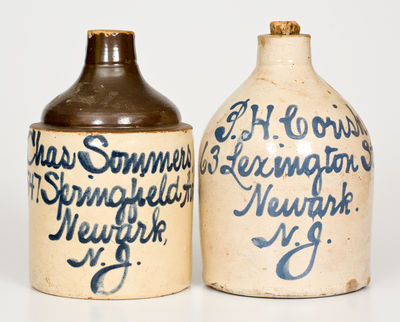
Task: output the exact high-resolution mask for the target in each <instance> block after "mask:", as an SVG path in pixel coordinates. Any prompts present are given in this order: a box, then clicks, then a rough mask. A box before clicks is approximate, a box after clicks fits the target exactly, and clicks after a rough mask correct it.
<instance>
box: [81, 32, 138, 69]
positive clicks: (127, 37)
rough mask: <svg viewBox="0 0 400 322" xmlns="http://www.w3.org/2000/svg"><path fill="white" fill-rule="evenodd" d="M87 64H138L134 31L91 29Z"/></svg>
mask: <svg viewBox="0 0 400 322" xmlns="http://www.w3.org/2000/svg"><path fill="white" fill-rule="evenodd" d="M85 64H86V65H96V66H100V67H101V66H104V65H106V66H107V65H114V66H115V65H121V66H130V65H135V64H136V54H135V47H134V33H133V32H132V31H122V30H89V31H88V43H87V50H86V59H85Z"/></svg>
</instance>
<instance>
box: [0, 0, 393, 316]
mask: <svg viewBox="0 0 400 322" xmlns="http://www.w3.org/2000/svg"><path fill="white" fill-rule="evenodd" d="M0 5H1V8H0V26H1V28H0V30H1V31H0V32H1V34H0V62H1V68H0V82H1V84H0V85H1V86H0V104H1V107H0V113H1V123H0V124H1V125H0V129H1V137H0V138H1V141H0V149H1V154H0V162H1V163H0V169H1V172H0V173H1V178H0V187H1V191H0V195H1V210H0V211H1V213H0V321H40V322H46V321H68V322H70V321H74V322H75V321H96V322H101V321H153V320H154V321H156V320H157V321H177V322H178V321H210V322H211V321H274V322H275V321H308V322H310V321H365V322H367V321H385V322H386V321H400V312H399V309H400V295H399V289H400V260H399V257H400V251H399V249H400V234H399V228H400V211H399V202H400V196H399V192H400V189H399V181H400V171H399V169H400V152H399V151H400V143H399V138H400V134H399V131H400V123H399V118H400V112H399V111H400V106H399V93H400V68H399V60H400V45H399V43H400V24H399V23H398V19H399V9H400V6H399V2H398V1H396V0H393V1H389V0H379V1H368V0H364V1H350V0H347V1H339V0H336V1H317V0H315V1H298V0H297V1H290V0H285V1H267V0H264V1H251V0H247V1H245V0H242V1H217V0H214V1H211V0H202V1H188V0H186V1H173V0H168V1H167V0H164V1H145V0H142V1H134V0H131V1H116V0H108V1H102V0H97V1H83V0H81V1H71V0H70V1H38V0H36V1H7V2H6V1H5V0H1V2H0ZM291 19H294V20H297V21H298V22H299V23H300V25H301V27H302V31H303V33H309V34H311V36H312V54H313V64H314V67H315V69H316V70H317V72H318V73H319V74H320V75H321V76H322V77H323V78H324V79H325V80H326V81H327V82H328V83H330V84H331V85H332V86H333V87H334V88H335V89H337V90H338V91H339V92H340V93H341V94H342V95H343V96H344V97H345V98H346V99H347V100H348V101H350V102H351V104H352V105H353V106H354V107H355V108H356V110H357V112H358V113H359V114H360V116H361V117H362V118H363V120H364V122H365V124H366V125H367V127H368V129H369V131H370V133H371V136H372V141H373V144H374V149H375V165H376V167H375V171H376V177H375V178H376V179H375V200H374V220H373V245H372V269H373V272H372V273H373V274H372V282H371V285H370V286H369V287H368V288H366V289H364V290H361V291H359V292H356V293H352V294H348V295H343V296H336V297H330V298H321V299H306V300H283V299H257V298H247V297H241V296H234V295H229V294H224V293H220V292H217V291H215V290H213V289H210V288H208V287H206V286H204V284H203V283H202V280H201V255H200V246H199V225H198V211H197V201H198V200H197V199H196V207H195V209H196V210H195V212H194V234H193V243H194V244H193V283H192V286H191V288H190V289H188V290H186V291H184V292H182V293H179V294H176V295H172V296H167V297H163V298H157V299H148V300H133V301H89V300H74V299H64V298H59V297H55V296H49V295H45V294H41V293H39V292H37V291H34V290H32V289H31V288H30V285H29V277H28V211H27V197H26V195H27V188H26V156H25V153H26V137H27V132H28V126H29V124H30V123H33V122H36V121H38V120H39V119H40V115H41V111H42V109H43V107H44V106H45V105H46V104H47V103H48V102H49V101H50V100H51V99H52V98H53V97H55V96H56V95H57V94H59V93H60V92H62V91H64V90H65V89H66V88H68V87H69V86H70V85H71V84H72V83H73V81H75V79H76V78H77V76H78V74H79V72H80V70H81V68H82V64H83V59H84V54H85V47H86V30H88V29H127V30H133V31H135V33H136V50H137V56H138V63H139V66H140V68H141V71H142V73H143V75H144V77H145V78H146V80H147V81H148V82H149V83H150V84H151V85H153V86H154V87H155V88H156V89H157V90H159V91H161V92H162V93H163V94H165V95H166V96H167V97H169V98H170V99H171V100H172V101H174V102H175V103H176V104H177V105H178V107H179V109H180V111H181V114H182V118H183V120H184V121H185V122H187V123H190V124H192V125H193V126H194V136H195V143H196V149H197V148H198V145H199V142H200V139H201V135H202V132H203V130H204V128H205V126H206V124H207V122H208V120H209V119H210V118H211V116H212V114H213V113H214V111H216V109H217V108H218V107H219V105H220V104H221V103H222V101H223V100H224V99H225V98H226V97H227V96H228V95H229V94H230V93H232V92H233V91H234V90H235V89H236V88H237V87H238V86H239V85H240V83H241V82H242V81H244V80H245V78H246V77H247V76H248V75H249V74H250V72H251V71H252V69H253V68H254V65H255V58H256V45H257V39H256V37H257V35H259V34H263V33H268V32H269V22H270V21H271V20H291Z"/></svg>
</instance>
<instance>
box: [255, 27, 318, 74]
mask: <svg viewBox="0 0 400 322" xmlns="http://www.w3.org/2000/svg"><path fill="white" fill-rule="evenodd" d="M257 67H258V68H262V67H289V68H295V67H300V68H311V69H312V64H311V51H310V36H309V35H302V34H300V35H288V36H286V35H260V36H258V54H257Z"/></svg>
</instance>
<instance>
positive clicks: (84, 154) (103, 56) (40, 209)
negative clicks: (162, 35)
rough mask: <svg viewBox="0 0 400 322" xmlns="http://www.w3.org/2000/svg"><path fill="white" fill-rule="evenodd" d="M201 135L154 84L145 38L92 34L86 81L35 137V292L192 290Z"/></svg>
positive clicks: (93, 294) (118, 294)
mask: <svg viewBox="0 0 400 322" xmlns="http://www.w3.org/2000/svg"><path fill="white" fill-rule="evenodd" d="M191 129H192V128H191V126H190V125H188V124H185V123H182V122H181V117H180V114H179V111H178V110H177V108H176V107H175V105H174V104H173V103H171V102H170V101H169V100H168V99H167V98H165V97H164V96H163V95H161V94H160V93H158V92H157V91H155V90H154V89H153V88H151V87H150V86H149V85H148V84H147V83H146V82H145V80H144V79H143V78H142V76H141V74H140V72H139V69H138V66H137V64H136V56H135V50H134V34H133V32H130V31H114V30H110V31H109V30H94V31H89V32H88V46H87V53H86V62H85V66H84V68H83V71H82V74H81V76H80V77H79V79H78V80H77V82H76V83H75V84H74V85H72V87H71V88H70V89H69V90H67V91H66V92H64V93H63V94H61V95H59V96H57V97H56V98H55V99H54V100H53V101H52V102H51V103H50V104H49V105H48V106H47V107H46V108H45V110H44V112H43V115H42V121H41V122H40V123H35V124H32V125H31V127H30V130H29V138H28V186H29V190H28V192H29V209H30V276H31V283H32V286H33V287H34V288H36V289H38V290H40V291H42V292H45V293H50V294H55V295H60V296H67V297H76V298H94V299H130V298H146V297H155V296H161V295H167V294H172V293H176V292H179V291H181V290H183V289H185V288H187V287H188V286H189V284H190V279H191V231H192V196H193V163H194V155H193V142H192V131H191Z"/></svg>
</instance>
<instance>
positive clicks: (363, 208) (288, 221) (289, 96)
mask: <svg viewBox="0 0 400 322" xmlns="http://www.w3.org/2000/svg"><path fill="white" fill-rule="evenodd" d="M299 30H300V27H299V26H298V25H297V24H296V23H295V22H274V23H271V34H269V35H261V36H259V37H258V58H257V66H256V68H255V70H254V71H253V73H252V74H251V75H250V77H249V78H248V79H247V80H246V81H245V83H244V84H243V85H242V86H241V87H240V88H239V89H238V90H236V91H235V92H234V93H233V94H232V95H231V96H230V97H229V98H228V99H227V100H226V101H225V103H224V104H223V105H222V107H221V108H220V109H219V110H218V111H217V112H216V114H215V115H214V116H213V118H212V119H211V121H210V122H209V124H208V126H207V129H206V130H205V133H204V137H203V140H202V143H201V147H200V161H199V172H200V225H201V238H202V253H203V262H204V267H203V278H204V281H205V282H206V283H207V284H208V285H210V286H212V287H214V288H216V289H218V290H221V291H225V292H229V293H235V294H241V295H249V296H260V297H317V296H328V295H334V294H341V293H347V292H352V291H356V290H358V289H360V288H362V287H364V286H366V285H368V283H369V282H370V264H369V262H370V228H371V211H372V194H373V157H372V146H371V141H370V138H369V136H368V132H367V129H366V127H365V125H364V124H363V122H362V121H361V119H360V117H359V116H358V115H357V113H356V112H355V111H354V109H353V108H352V107H351V106H350V104H349V103H347V102H346V101H345V100H344V99H343V98H342V97H341V96H340V95H339V93H337V92H336V91H335V90H334V89H333V88H332V87H331V86H329V85H328V84H327V83H326V82H325V81H323V80H322V79H321V78H320V77H319V76H318V75H317V74H316V73H315V71H314V69H313V67H312V64H311V54H310V36H309V35H304V34H299ZM346 72H347V71H346V70H344V71H343V73H346Z"/></svg>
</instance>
